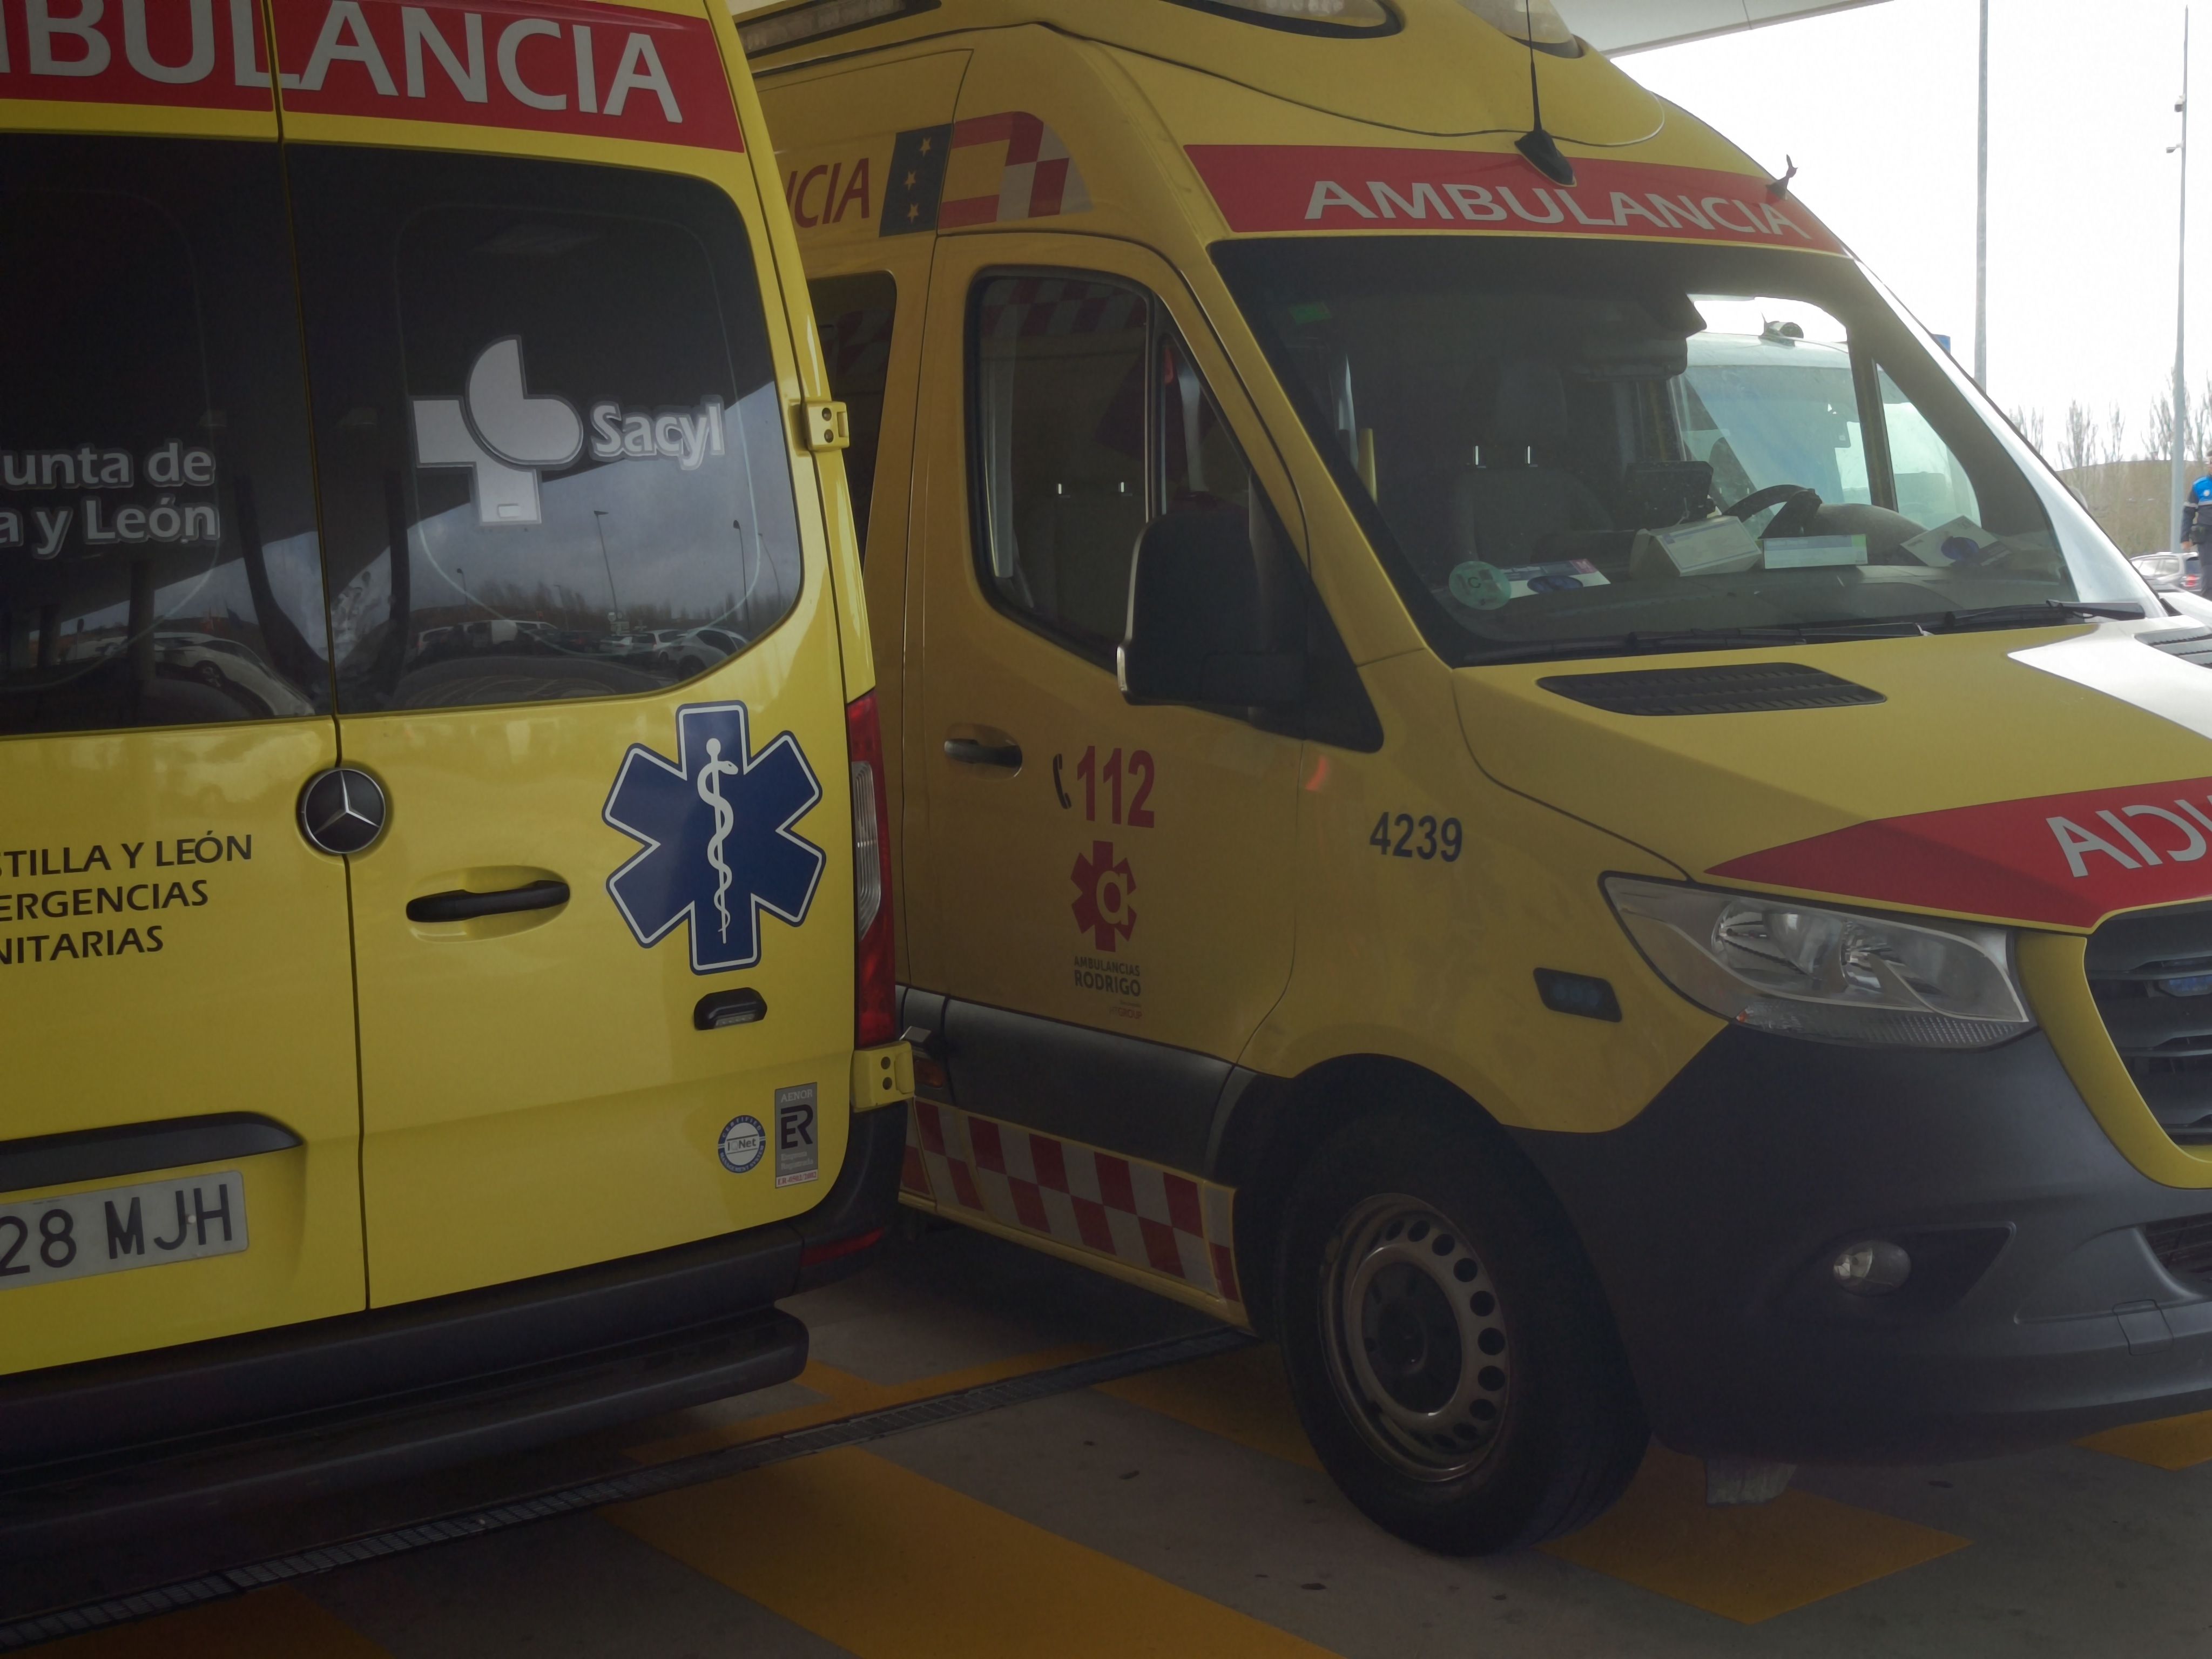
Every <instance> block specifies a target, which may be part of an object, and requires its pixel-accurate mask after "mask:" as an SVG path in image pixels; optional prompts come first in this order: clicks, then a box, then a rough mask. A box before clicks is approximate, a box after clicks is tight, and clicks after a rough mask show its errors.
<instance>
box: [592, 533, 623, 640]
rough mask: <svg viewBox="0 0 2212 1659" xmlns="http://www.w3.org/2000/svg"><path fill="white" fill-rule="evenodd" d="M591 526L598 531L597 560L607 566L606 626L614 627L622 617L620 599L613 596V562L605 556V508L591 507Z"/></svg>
mask: <svg viewBox="0 0 2212 1659" xmlns="http://www.w3.org/2000/svg"><path fill="white" fill-rule="evenodd" d="M592 528H593V529H595V530H597V531H598V532H599V562H600V563H601V564H603V565H605V567H606V568H607V626H608V627H609V628H616V627H617V625H618V624H619V623H620V621H621V619H622V601H621V600H620V599H617V598H616V597H615V562H614V561H613V560H612V559H611V558H609V557H608V556H607V515H606V513H605V509H603V508H600V507H593V508H592Z"/></svg>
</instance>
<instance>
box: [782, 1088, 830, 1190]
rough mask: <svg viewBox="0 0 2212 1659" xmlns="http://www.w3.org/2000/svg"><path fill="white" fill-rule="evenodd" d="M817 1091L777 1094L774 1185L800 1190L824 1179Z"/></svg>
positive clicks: (787, 1091) (799, 1090)
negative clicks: (816, 1107)
mask: <svg viewBox="0 0 2212 1659" xmlns="http://www.w3.org/2000/svg"><path fill="white" fill-rule="evenodd" d="M818 1092H819V1091H817V1089H816V1087H815V1085H812V1084H811V1083H802V1084H799V1085H798V1086H796V1087H795V1088H790V1089H778V1090H777V1091H775V1184H776V1185H777V1186H779V1187H798V1186H802V1185H804V1184H805V1182H810V1181H819V1180H820V1179H821V1178H822V1142H821V1139H820V1138H819V1137H818V1135H817V1133H816V1132H817V1129H819V1127H821V1126H820V1120H819V1118H818V1116H817V1113H816V1110H815V1106H816V1097H817V1094H818Z"/></svg>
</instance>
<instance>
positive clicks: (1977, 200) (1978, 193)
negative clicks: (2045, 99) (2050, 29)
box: [1974, 0, 1990, 392]
mask: <svg viewBox="0 0 2212 1659" xmlns="http://www.w3.org/2000/svg"><path fill="white" fill-rule="evenodd" d="M1978 141H1979V155H1978V160H1977V161H1976V164H1975V173H1974V180H1975V195H1974V384H1975V385H1976V386H1979V387H1981V389H1982V390H1983V391H1984V392H1987V391H1988V390H1989V389H1990V0H1982V101H1981V113H1980V116H1979V119H1978Z"/></svg>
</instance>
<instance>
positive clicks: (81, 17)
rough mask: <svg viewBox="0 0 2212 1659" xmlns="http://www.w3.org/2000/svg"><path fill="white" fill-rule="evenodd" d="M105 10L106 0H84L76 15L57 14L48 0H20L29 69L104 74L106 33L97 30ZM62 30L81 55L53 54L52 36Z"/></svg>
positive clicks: (108, 54)
mask: <svg viewBox="0 0 2212 1659" xmlns="http://www.w3.org/2000/svg"><path fill="white" fill-rule="evenodd" d="M106 10H107V0H84V3H83V5H82V8H81V9H79V10H78V12H77V14H76V16H74V17H57V16H55V15H53V12H52V9H51V8H50V5H49V3H48V0H23V21H24V24H25V27H26V31H27V34H28V36H29V40H30V45H31V73H32V74H33V75H64V76H94V75H102V74H105V73H106V70H107V64H108V60H109V59H110V58H112V56H113V54H112V52H110V51H109V50H108V46H107V37H106V35H104V34H102V33H100V18H101V17H102V16H103V15H105V14H106ZM64 34H65V35H68V36H69V37H70V39H71V40H74V41H75V42H76V47H75V50H77V51H79V52H82V54H83V55H82V57H76V58H57V57H55V56H54V37H55V36H56V35H64Z"/></svg>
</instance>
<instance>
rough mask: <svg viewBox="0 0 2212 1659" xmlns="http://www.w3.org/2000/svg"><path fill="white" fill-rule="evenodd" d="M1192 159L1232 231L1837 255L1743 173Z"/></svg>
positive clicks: (1635, 166) (1361, 156)
mask: <svg viewBox="0 0 2212 1659" xmlns="http://www.w3.org/2000/svg"><path fill="white" fill-rule="evenodd" d="M1189 153H1190V159H1191V162H1192V165H1194V167H1197V169H1198V172H1199V176H1200V178H1202V179H1205V180H1206V188H1207V189H1209V190H1211V191H1212V192H1213V199H1214V200H1215V201H1216V202H1218V203H1219V204H1221V212H1222V216H1223V217H1225V218H1226V219H1227V220H1228V221H1229V227H1230V228H1231V229H1232V230H1237V231H1270V230H1366V231H1385V230H1430V231H1434V230H1494V231H1507V232H1511V233H1514V234H1536V233H1544V232H1552V233H1557V234H1565V235H1572V236H1634V237H1644V238H1651V237H1665V238H1668V239H1669V240H1683V241H1695V242H1737V243H1751V244H1754V245H1756V246H1765V247H1799V248H1817V249H1819V250H1820V252H1824V253H1840V252H1843V251H1844V247H1843V244H1842V243H1841V242H1839V241H1838V240H1836V238H1835V236H1834V234H1832V233H1831V232H1830V231H1829V229H1828V228H1827V227H1826V226H1825V225H1823V224H1822V223H1821V222H1820V221H1819V220H1818V219H1815V218H1814V216H1812V215H1811V214H1809V213H1808V212H1807V211H1806V210H1805V209H1804V208H1803V207H1802V205H1801V204H1799V203H1798V202H1797V201H1796V200H1795V199H1794V198H1792V197H1776V196H1774V195H1773V194H1772V193H1771V192H1770V191H1768V190H1767V188H1766V187H1765V185H1762V184H1761V183H1760V182H1759V180H1758V179H1750V178H1747V177H1745V176H1744V175H1743V174H1742V173H1711V172H1708V171H1706V170H1705V169H1703V168H1700V167H1657V166H1654V165H1652V164H1651V163H1650V162H1646V161H1586V160H1583V159H1581V158H1579V157H1578V158H1577V160H1576V161H1575V173H1576V175H1577V183H1576V184H1575V185H1574V187H1573V188H1572V189H1567V188H1565V187H1563V186H1561V185H1556V184H1553V183H1552V182H1551V181H1550V180H1549V179H1546V178H1545V177H1544V176H1543V175H1542V174H1541V173H1538V172H1537V171H1536V170H1535V168H1534V167H1531V166H1530V165H1529V164H1528V162H1527V161H1524V160H1523V159H1522V157H1521V156H1520V155H1517V154H1516V153H1514V152H1511V151H1508V152H1506V153H1505V154H1504V155H1496V154H1487V153H1483V154H1478V153H1474V152H1470V151H1468V150H1461V149H1339V148H1335V147H1333V146H1325V145H1317V144H1193V145H1191V146H1190V152H1189Z"/></svg>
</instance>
